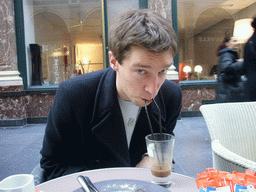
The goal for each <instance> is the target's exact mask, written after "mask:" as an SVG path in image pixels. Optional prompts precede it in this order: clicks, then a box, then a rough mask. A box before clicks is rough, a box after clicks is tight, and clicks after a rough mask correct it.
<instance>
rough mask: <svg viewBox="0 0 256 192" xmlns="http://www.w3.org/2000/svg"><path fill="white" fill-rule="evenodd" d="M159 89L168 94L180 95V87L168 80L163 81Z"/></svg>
mask: <svg viewBox="0 0 256 192" xmlns="http://www.w3.org/2000/svg"><path fill="white" fill-rule="evenodd" d="M161 89H163V90H164V91H165V92H168V93H173V92H174V93H181V87H180V85H179V84H178V83H175V82H173V81H171V80H168V79H166V80H165V82H164V84H163V86H162V87H161Z"/></svg>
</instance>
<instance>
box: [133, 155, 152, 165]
mask: <svg viewBox="0 0 256 192" xmlns="http://www.w3.org/2000/svg"><path fill="white" fill-rule="evenodd" d="M136 167H143V168H150V161H149V156H147V155H145V156H144V157H143V158H142V160H141V161H140V162H139V163H138V164H137V165H136Z"/></svg>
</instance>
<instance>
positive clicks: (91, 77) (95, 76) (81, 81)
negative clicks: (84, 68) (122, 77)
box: [60, 68, 113, 89]
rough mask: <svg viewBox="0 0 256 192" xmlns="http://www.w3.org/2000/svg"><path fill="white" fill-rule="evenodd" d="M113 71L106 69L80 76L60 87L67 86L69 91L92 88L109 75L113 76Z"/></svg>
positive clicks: (66, 81) (68, 80)
mask: <svg viewBox="0 0 256 192" xmlns="http://www.w3.org/2000/svg"><path fill="white" fill-rule="evenodd" d="M112 71H113V70H112V69H111V68H105V69H102V70H98V71H94V72H91V73H86V74H83V75H79V76H76V77H73V78H71V79H67V80H65V81H63V82H62V83H61V84H60V86H65V87H67V88H68V89H77V88H82V87H87V88H90V87H92V86H95V85H97V84H98V83H99V82H100V81H101V80H102V78H104V77H105V76H106V75H108V74H111V73H112Z"/></svg>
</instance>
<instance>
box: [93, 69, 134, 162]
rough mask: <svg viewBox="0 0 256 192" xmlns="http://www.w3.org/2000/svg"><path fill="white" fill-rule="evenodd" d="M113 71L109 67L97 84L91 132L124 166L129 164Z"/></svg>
mask: <svg viewBox="0 0 256 192" xmlns="http://www.w3.org/2000/svg"><path fill="white" fill-rule="evenodd" d="M115 77H116V76H115V71H113V70H112V69H110V70H109V71H108V72H107V73H106V75H105V76H103V77H102V80H101V83H100V84H99V86H98V90H97V94H96V98H95V105H94V112H93V118H92V120H91V123H92V124H93V125H94V126H93V128H92V133H93V134H94V135H95V136H96V137H97V138H98V139H99V140H100V141H101V142H103V143H104V144H105V145H106V146H107V147H108V148H109V150H110V151H111V152H112V153H113V155H114V156H115V157H116V158H117V159H118V160H119V161H121V162H122V163H123V164H124V165H125V166H130V156H129V151H128V146H127V138H126V132H125V127H124V122H123V117H122V113H121V109H120V107H119V104H118V99H117V91H116V82H115V80H116V78H115Z"/></svg>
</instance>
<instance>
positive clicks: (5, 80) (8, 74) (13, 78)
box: [0, 71, 23, 87]
mask: <svg viewBox="0 0 256 192" xmlns="http://www.w3.org/2000/svg"><path fill="white" fill-rule="evenodd" d="M19 75H20V73H19V72H18V71H0V87H6V86H22V85H23V81H22V78H21V77H20V76H19Z"/></svg>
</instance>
